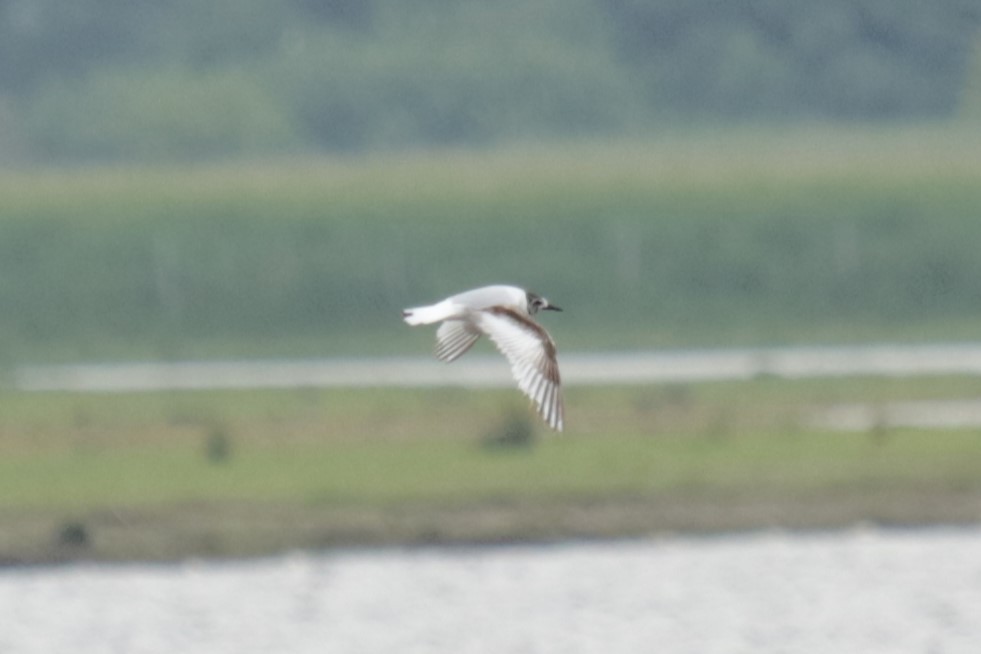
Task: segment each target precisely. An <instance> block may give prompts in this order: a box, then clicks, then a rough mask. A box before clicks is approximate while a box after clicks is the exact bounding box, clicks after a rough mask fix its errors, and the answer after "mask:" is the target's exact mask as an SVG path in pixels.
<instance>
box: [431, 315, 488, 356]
mask: <svg viewBox="0 0 981 654" xmlns="http://www.w3.org/2000/svg"><path fill="white" fill-rule="evenodd" d="M478 338H480V331H479V330H478V329H477V328H476V327H475V326H474V325H472V324H470V323H468V322H464V321H463V320H447V321H445V322H444V323H443V324H442V325H440V326H439V329H437V330H436V358H437V359H440V360H441V361H445V362H446V363H449V362H450V361H455V360H456V359H458V358H460V357H461V356H463V355H464V354H465V353H466V351H467V350H469V349H470V346H472V345H473V344H474V343H476V342H477V339H478Z"/></svg>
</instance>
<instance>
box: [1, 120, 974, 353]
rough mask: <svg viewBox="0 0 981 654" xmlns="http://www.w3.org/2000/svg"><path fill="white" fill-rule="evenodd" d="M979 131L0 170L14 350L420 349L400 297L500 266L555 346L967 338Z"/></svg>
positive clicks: (6, 343)
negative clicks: (531, 298)
mask: <svg viewBox="0 0 981 654" xmlns="http://www.w3.org/2000/svg"><path fill="white" fill-rule="evenodd" d="M979 153H981V141H979V132H977V131H958V130H947V129H941V128H935V129H930V128H924V127H920V128H906V129H902V128H894V129H887V130H881V131H868V130H865V131H859V130H854V131H853V130H823V129H814V130H794V131H790V132H780V131H773V130H771V131H769V132H767V133H763V132H754V131H746V132H735V133H732V132H726V133H723V134H718V135H714V136H713V135H703V136H701V137H699V138H693V139H684V140H672V139H664V140H659V141H652V142H644V143H638V144H634V145H626V144H618V145H602V146H595V147H591V146H586V145H579V146H570V147H567V148H557V147H551V148H543V149H535V148H524V149H510V150H492V151H487V152H477V151H438V152H433V153H416V154H413V155H406V156H396V155H390V156H380V155H379V156H376V157H370V158H364V159H354V160H345V159H330V160H323V159H317V160H310V161H294V162H280V163H278V164H261V165H260V164H254V165H246V164H240V165H223V166H214V167H204V166H202V167H197V168H192V169H190V170H184V169H168V168H154V169H140V168H137V169H124V168H105V169H96V170H66V171H47V172H37V173H31V174H28V173H24V174H17V173H7V174H5V175H0V307H2V308H3V310H2V311H0V347H2V349H3V351H2V357H3V360H4V361H6V362H8V363H12V362H29V361H70V360H106V359H116V358H147V357H151V358H152V357H165V358H193V357H216V356H220V357H226V356H227V357H249V356H293V355H307V356H309V355H313V356H320V355H338V354H386V353H415V354H424V353H425V352H428V351H429V350H430V348H431V339H432V334H431V333H429V332H430V331H431V330H423V329H416V330H412V329H408V328H406V327H405V326H404V325H403V324H402V323H401V321H400V320H399V318H398V316H399V310H400V309H401V308H403V307H404V306H407V305H412V304H419V303H423V302H428V301H432V300H436V299H439V298H441V297H445V296H446V295H448V294H450V293H452V292H455V291H459V290H461V289H465V288H469V287H473V286H478V285H482V284H487V283H492V282H511V283H517V284H520V285H524V286H528V287H531V288H535V289H538V290H540V291H541V292H543V293H545V294H547V296H548V297H550V298H552V299H554V300H555V301H556V302H557V303H558V304H560V305H562V306H564V307H566V308H567V311H566V312H565V313H564V314H562V315H560V316H548V317H547V318H548V322H549V325H550V327H552V328H553V331H554V335H555V337H556V339H557V341H558V343H559V346H560V349H564V350H566V351H568V350H570V349H588V350H596V349H618V350H622V349H629V348H633V347H651V346H691V345H712V346H715V345H730V344H745V343H752V344H758V343H762V344H775V343H791V342H796V343H802V342H804V343H813V342H822V341H825V342H832V341H837V342H842V341H862V340H871V339H876V340H919V341H923V340H930V339H933V340H936V339H948V340H949V339H973V338H977V335H978V334H979V333H981V257H978V256H977V244H978V243H981V221H979V220H978V207H981V154H979Z"/></svg>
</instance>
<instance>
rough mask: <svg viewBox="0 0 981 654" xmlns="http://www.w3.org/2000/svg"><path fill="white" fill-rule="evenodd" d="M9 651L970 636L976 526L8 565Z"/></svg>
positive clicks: (976, 580)
mask: <svg viewBox="0 0 981 654" xmlns="http://www.w3.org/2000/svg"><path fill="white" fill-rule="evenodd" d="M0 615H2V616H3V626H2V627H0V652H4V653H10V654H20V653H27V652H38V653H42V652H43V653H45V654H50V653H53V652H72V653H73V654H95V653H100V654H102V653H106V652H120V653H123V652H125V653H127V654H138V653H140V652H146V653H157V652H160V653H168V654H169V653H173V652H181V653H184V654H190V653H197V652H200V653H202V654H203V653H209V654H222V653H226V652H227V653H229V654H232V653H239V654H240V653H246V652H263V653H268V652H293V653H305V652H329V653H332V652H344V653H346V652H359V653H360V652H366V653H372V652H378V653H382V652H384V653H386V654H387V653H392V652H399V653H414V652H419V653H422V652H448V653H466V652H481V653H482V652H488V653H494V654H506V653H512V652H513V653H519V652H521V653H535V652H561V653H564V654H571V653H576V652H583V653H587V652H588V653H590V654H593V653H596V652H604V653H610V654H612V653H621V652H622V653H628V652H629V653H633V652H655V651H657V652H673V653H689V652H690V653H692V654H696V653H697V654H711V653H713V652H718V653H720V654H721V653H726V654H732V653H738V652H747V653H750V652H752V653H754V654H755V653H759V652H785V653H793V652H808V653H815V654H817V653H822V654H824V653H828V652H861V653H862V654H875V653H878V652H881V653H883V654H885V653H889V654H897V653H904V652H910V653H914V652H915V653H917V654H924V653H934V652H936V653H947V654H950V653H964V654H968V653H970V654H975V653H976V652H978V651H979V649H978V648H979V646H981V645H979V644H981V528H964V529H931V530H910V531H878V530H852V531H847V532H838V533H819V534H799V533H782V532H773V533H754V534H745V535H736V536H725V537H721V536H720V537H711V538H687V537H686V538H675V539H664V538H661V539H654V540H642V541H628V542H612V543H611V542H602V543H570V544H561V545H551V546H516V547H496V548H431V549H430V548H427V549H415V550H397V549H396V550H372V551H356V550H352V551H342V552H334V553H323V554H292V555H287V556H282V557H276V558H270V559H262V560H252V561H235V562H188V563H181V564H173V565H160V564H157V565H112V566H110V565H91V564H89V565H72V566H68V567H60V568H59V567H54V568H34V569H31V568H25V569H8V570H5V571H3V572H0Z"/></svg>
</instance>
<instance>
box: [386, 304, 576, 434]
mask: <svg viewBox="0 0 981 654" xmlns="http://www.w3.org/2000/svg"><path fill="white" fill-rule="evenodd" d="M540 310H546V311H562V309H560V308H559V307H557V306H555V305H553V304H549V302H548V300H546V299H545V298H543V297H542V296H540V295H538V294H536V293H532V292H531V291H526V290H524V289H521V288H518V287H516V286H502V285H497V286H484V287H482V288H477V289H474V290H472V291H466V292H464V293H459V294H458V295H453V296H451V297H448V298H446V299H445V300H443V301H442V302H437V303H436V304H431V305H429V306H425V307H416V308H413V309H406V310H404V311H403V312H402V318H403V319H404V320H405V322H407V323H409V324H410V325H431V324H433V323H437V322H441V323H442V324H441V325H440V326H439V329H438V330H436V357H437V358H438V359H440V360H442V361H445V362H447V363H449V362H451V361H455V360H456V359H458V358H459V357H460V356H462V355H463V354H464V353H465V352H466V351H467V350H469V349H470V347H471V346H472V345H473V344H474V343H475V342H476V341H477V339H478V338H480V336H481V335H482V334H483V335H486V336H487V337H488V338H490V339H491V341H493V343H494V345H496V346H497V349H498V350H500V351H501V354H503V355H504V356H505V357H506V358H507V360H508V363H510V364H511V374H513V375H514V378H515V379H516V380H517V382H518V388H520V389H521V391H522V392H523V393H524V394H525V395H527V396H528V397H529V398H531V399H532V401H533V402H534V403H535V404H536V406H537V407H538V413H539V415H541V417H542V419H544V420H545V422H546V424H548V426H549V427H551V428H552V429H554V430H556V431H562V419H563V406H562V389H561V379H560V377H559V363H558V361H557V360H556V357H555V342H554V341H552V337H551V336H549V335H548V332H547V331H545V328H543V327H542V326H541V325H539V324H538V323H537V322H535V321H534V320H533V319H532V316H534V315H535V314H536V313H538V312H539V311H540Z"/></svg>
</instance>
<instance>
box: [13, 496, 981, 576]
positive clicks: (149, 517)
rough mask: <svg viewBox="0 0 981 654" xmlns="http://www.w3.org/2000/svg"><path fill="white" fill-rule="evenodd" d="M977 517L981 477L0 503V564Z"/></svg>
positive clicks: (916, 523)
mask: <svg viewBox="0 0 981 654" xmlns="http://www.w3.org/2000/svg"><path fill="white" fill-rule="evenodd" d="M976 524H981V488H972V489H957V488H936V487H933V488H929V487H928V488H922V487H919V488H918V487H897V488H871V489H841V490H839V491H835V492H826V491H821V492H816V493H810V494H809V493H798V494H794V495H788V494H785V493H780V492H779V489H775V492H770V493H763V492H757V491H754V492H748V493H739V494H736V495H728V496H724V495H721V494H719V493H717V492H715V493H707V492H706V493H699V492H697V491H696V492H687V493H671V494H664V495H652V496H625V497H594V498H574V499H568V498H538V499H527V500H522V499H519V500H501V501H481V502H469V503H459V504H453V503H446V502H442V503H411V504H402V505H391V506H376V505H373V506H357V505H343V506H340V505H338V506H312V505H300V504H271V503H247V504H246V503H222V504H187V505H177V506H162V507H154V508H115V509H113V508H106V509H100V510H89V511H84V512H77V513H74V514H68V513H65V512H51V511H45V510H36V511H31V510H23V509H20V510H12V509H7V510H4V511H2V512H0V532H2V534H3V536H2V539H3V542H2V547H0V568H7V569H9V568H17V567H37V566H48V565H62V564H71V563H80V562H94V563H107V564H114V563H141V562H142V563H167V562H179V561H185V560H189V559H207V560H222V559H242V558H254V557H263V556H273V555H276V554H281V553H284V552H289V551H330V550H336V549H357V548H378V547H402V548H414V547H432V546H436V547H441V546H445V547H453V546H499V545H512V544H536V543H542V544H545V543H557V542H566V541H583V540H617V539H624V538H644V537H654V536H663V535H674V534H686V535H714V534H720V535H721V534H727V533H739V532H751V531H759V530H768V529H786V530H792V531H825V530H839V529H848V528H852V527H855V526H859V525H876V526H880V527H885V528H894V527H902V528H918V527H933V526H963V525H976Z"/></svg>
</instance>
